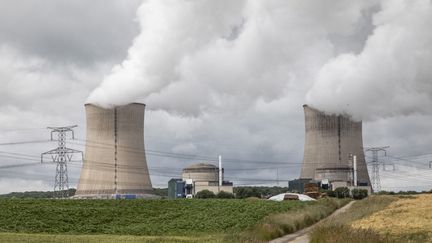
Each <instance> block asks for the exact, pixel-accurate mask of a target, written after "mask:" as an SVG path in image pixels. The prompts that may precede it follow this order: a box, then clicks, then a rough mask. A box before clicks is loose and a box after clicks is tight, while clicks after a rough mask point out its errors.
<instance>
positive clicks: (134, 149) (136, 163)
mask: <svg viewBox="0 0 432 243" xmlns="http://www.w3.org/2000/svg"><path fill="white" fill-rule="evenodd" d="M85 107H86V115H87V140H86V150H85V152H86V153H85V160H84V164H83V167H82V170H81V176H80V180H79V184H78V188H77V191H76V195H75V197H77V198H119V197H120V198H122V197H125V196H126V197H132V198H146V197H151V194H152V190H153V189H152V184H151V181H150V176H149V171H148V168H147V161H146V155H145V150H144V110H145V105H144V104H139V103H133V104H129V105H125V106H118V107H114V108H109V109H105V108H102V107H98V106H95V105H93V104H86V106H85Z"/></svg>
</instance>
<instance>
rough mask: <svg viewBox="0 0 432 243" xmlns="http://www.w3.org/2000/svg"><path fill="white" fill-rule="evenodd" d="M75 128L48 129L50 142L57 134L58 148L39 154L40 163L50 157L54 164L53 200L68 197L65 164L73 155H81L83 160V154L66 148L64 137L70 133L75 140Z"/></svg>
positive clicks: (67, 179)
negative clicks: (49, 130) (45, 157)
mask: <svg viewBox="0 0 432 243" xmlns="http://www.w3.org/2000/svg"><path fill="white" fill-rule="evenodd" d="M75 127H77V126H76V125H74V126H68V127H48V129H51V140H54V139H53V134H54V133H57V134H58V147H57V148H55V149H53V150H50V151H48V152H45V153H42V154H41V163H44V156H46V155H51V159H52V161H53V162H54V163H56V164H57V165H56V175H55V183H54V197H55V198H67V197H69V178H68V170H67V162H70V161H71V160H72V156H73V154H77V153H78V154H81V159H82V158H83V152H82V151H78V150H75V149H70V148H67V147H66V137H67V133H68V132H70V133H72V139H75V134H74V131H73V128H75Z"/></svg>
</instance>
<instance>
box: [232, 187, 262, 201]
mask: <svg viewBox="0 0 432 243" xmlns="http://www.w3.org/2000/svg"><path fill="white" fill-rule="evenodd" d="M236 197H237V198H240V199H244V198H248V197H258V198H261V193H260V192H259V190H258V188H254V187H241V188H236Z"/></svg>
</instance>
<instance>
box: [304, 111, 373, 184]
mask: <svg viewBox="0 0 432 243" xmlns="http://www.w3.org/2000/svg"><path fill="white" fill-rule="evenodd" d="M303 107H304V113H305V131H306V136H305V147H304V158H303V163H302V169H301V176H300V178H302V179H313V180H318V181H321V180H325V179H328V180H329V181H330V182H343V183H347V186H349V185H354V184H356V185H359V186H370V185H371V183H370V179H369V174H368V170H367V166H366V162H365V156H364V151H363V138H362V122H361V121H359V122H356V121H353V120H351V119H350V118H349V117H348V116H344V115H328V114H325V113H324V112H321V111H318V110H316V109H314V108H312V107H309V106H307V105H304V106H303ZM353 155H355V156H356V158H357V171H356V172H357V173H356V177H357V183H354V181H353V180H354V178H355V177H354V176H353V160H352V156H353Z"/></svg>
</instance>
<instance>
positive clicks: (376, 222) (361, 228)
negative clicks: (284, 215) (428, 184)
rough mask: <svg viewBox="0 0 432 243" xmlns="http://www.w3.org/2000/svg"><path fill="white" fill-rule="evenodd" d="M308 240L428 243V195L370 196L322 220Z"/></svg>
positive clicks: (431, 231)
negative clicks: (345, 210)
mask: <svg viewBox="0 0 432 243" xmlns="http://www.w3.org/2000/svg"><path fill="white" fill-rule="evenodd" d="M311 242H323V243H326V242H332V243H333V242H334V243H338V242H352V243H356V242H358V243H364V242H384V243H387V242H432V194H425V195H416V196H371V197H369V198H368V199H365V200H362V201H359V202H356V203H355V204H354V205H353V207H352V208H351V209H349V210H348V211H347V212H345V213H343V214H341V215H339V216H338V217H337V218H336V219H331V220H330V219H329V220H327V219H326V221H324V222H323V223H322V224H321V226H320V227H317V228H316V229H315V230H314V231H313V232H312V235H311Z"/></svg>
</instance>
